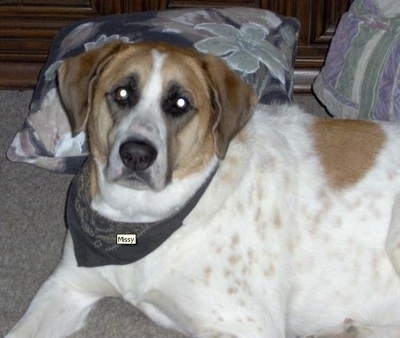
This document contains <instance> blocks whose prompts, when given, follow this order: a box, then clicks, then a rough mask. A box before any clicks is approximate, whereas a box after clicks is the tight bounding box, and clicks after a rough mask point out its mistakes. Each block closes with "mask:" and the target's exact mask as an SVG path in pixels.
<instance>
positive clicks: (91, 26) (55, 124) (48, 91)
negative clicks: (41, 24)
mask: <svg viewBox="0 0 400 338" xmlns="http://www.w3.org/2000/svg"><path fill="white" fill-rule="evenodd" d="M298 31H299V23H298V21H297V20H296V19H294V18H287V17H282V16H277V15H275V14H274V13H272V12H269V11H267V10H262V9H254V8H225V9H183V10H168V11H158V12H142V13H133V14H119V15H113V16H108V17H99V18H95V19H90V20H85V21H81V22H78V23H75V24H73V25H70V26H68V27H66V28H64V29H62V30H61V31H60V32H59V33H58V35H57V36H56V37H55V39H54V41H53V44H52V47H51V50H50V53H49V57H48V60H47V62H46V64H45V65H44V67H43V68H42V70H41V73H40V76H39V81H38V84H37V86H36V88H35V91H34V93H33V97H32V101H31V105H30V112H29V115H28V117H27V119H26V121H25V123H24V125H23V127H22V129H21V130H20V131H19V132H18V133H17V134H16V136H15V137H14V139H13V141H12V143H11V145H10V147H9V149H8V152H7V156H8V158H9V159H10V160H12V161H20V162H25V163H32V164H34V165H37V166H39V167H42V168H46V169H49V170H52V171H55V172H61V173H76V172H77V170H78V169H79V167H80V166H81V164H82V163H83V161H84V160H85V158H86V156H87V153H88V146H87V143H86V137H85V133H81V134H79V135H77V136H76V137H72V135H71V130H70V126H69V124H68V120H67V116H66V114H65V111H64V109H63V106H62V104H61V102H60V98H59V94H58V90H57V69H58V67H59V66H60V64H61V63H62V62H63V59H65V58H67V57H71V56H75V55H78V54H80V53H82V52H84V51H87V50H89V49H93V48H98V47H100V46H102V45H103V44H105V43H107V42H109V41H112V40H116V39H119V40H123V41H133V42H135V41H164V42H170V43H173V44H176V45H180V46H186V47H187V46H191V47H194V48H196V49H197V50H199V51H201V52H205V53H211V54H215V55H218V56H221V57H222V58H223V59H224V60H225V61H226V62H227V63H228V64H229V65H230V66H231V67H232V68H233V69H234V70H235V71H236V72H237V73H238V74H239V75H240V76H241V78H242V79H243V80H244V81H246V82H247V83H249V84H251V85H252V86H253V87H254V89H255V90H256V91H257V93H258V96H259V99H260V101H261V102H263V103H268V102H271V101H279V102H289V101H291V96H292V88H293V68H292V67H293V63H294V57H295V51H296V47H297V38H298Z"/></svg>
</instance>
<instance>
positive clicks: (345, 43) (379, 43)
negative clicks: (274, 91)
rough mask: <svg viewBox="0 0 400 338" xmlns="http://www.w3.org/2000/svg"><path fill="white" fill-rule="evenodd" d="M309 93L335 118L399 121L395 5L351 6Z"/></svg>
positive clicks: (360, 1)
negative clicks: (312, 91)
mask: <svg viewBox="0 0 400 338" xmlns="http://www.w3.org/2000/svg"><path fill="white" fill-rule="evenodd" d="M313 89H314V92H315V94H316V96H317V97H318V98H319V100H320V101H321V102H322V103H323V104H324V105H325V106H326V107H327V109H328V111H329V113H330V114H332V115H333V116H334V117H339V118H352V119H355V118H359V119H376V120H385V121H400V6H399V2H398V0H355V1H354V2H353V4H352V5H351V7H350V10H349V11H348V12H347V13H345V14H344V15H343V16H342V18H341V20H340V23H339V25H338V28H337V30H336V33H335V35H334V37H333V39H332V42H331V46H330V48H329V52H328V55H327V58H326V61H325V65H324V67H323V68H322V70H321V72H320V74H319V75H318V76H317V78H316V81H315V82H314V84H313Z"/></svg>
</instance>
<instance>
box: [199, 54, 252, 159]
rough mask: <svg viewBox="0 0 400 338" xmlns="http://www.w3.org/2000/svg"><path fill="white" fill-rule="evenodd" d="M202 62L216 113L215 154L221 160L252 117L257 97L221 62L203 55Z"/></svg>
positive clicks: (213, 57) (248, 86)
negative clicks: (231, 142)
mask: <svg viewBox="0 0 400 338" xmlns="http://www.w3.org/2000/svg"><path fill="white" fill-rule="evenodd" d="M203 61H204V63H203V67H204V69H205V71H206V73H207V76H208V79H209V86H210V91H211V100H212V107H213V110H214V113H215V122H214V126H213V129H212V132H213V138H214V148H215V153H216V154H217V156H218V158H219V159H224V158H225V155H226V152H227V151H228V147H229V143H230V141H231V140H232V139H233V138H234V137H235V136H236V135H237V133H238V132H239V131H240V130H241V129H242V128H243V127H244V126H245V124H246V123H247V122H248V121H249V119H250V118H251V116H252V115H253V111H254V108H255V106H256V104H257V96H256V94H255V92H254V90H253V88H252V87H251V86H250V85H248V84H246V83H245V82H243V81H242V80H241V79H240V78H239V76H238V75H236V73H235V72H234V71H232V70H231V69H230V68H229V67H228V66H227V65H226V64H225V62H224V61H222V60H221V59H220V58H218V57H215V56H212V55H205V56H204V59H203Z"/></svg>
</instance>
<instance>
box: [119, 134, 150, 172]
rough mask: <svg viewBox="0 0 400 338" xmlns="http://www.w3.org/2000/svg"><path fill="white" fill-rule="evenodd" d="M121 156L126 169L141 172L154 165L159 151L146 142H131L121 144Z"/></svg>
mask: <svg viewBox="0 0 400 338" xmlns="http://www.w3.org/2000/svg"><path fill="white" fill-rule="evenodd" d="M119 155H120V157H121V160H122V163H123V164H124V165H125V167H127V168H129V169H132V170H133V171H141V170H146V169H147V168H149V167H150V166H151V165H152V164H153V163H154V161H155V160H156V158H157V150H156V149H155V148H154V147H153V146H152V145H150V144H149V143H146V142H144V141H138V140H131V141H127V142H125V143H122V144H121V146H120V148H119Z"/></svg>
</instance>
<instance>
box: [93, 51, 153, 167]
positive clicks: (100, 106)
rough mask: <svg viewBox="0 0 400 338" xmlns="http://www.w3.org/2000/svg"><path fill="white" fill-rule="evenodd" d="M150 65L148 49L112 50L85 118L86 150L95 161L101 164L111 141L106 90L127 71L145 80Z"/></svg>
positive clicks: (124, 75)
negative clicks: (87, 145)
mask: <svg viewBox="0 0 400 338" xmlns="http://www.w3.org/2000/svg"><path fill="white" fill-rule="evenodd" d="M152 68H153V58H152V56H151V53H150V50H149V48H147V47H146V46H143V47H137V48H127V49H124V50H122V51H120V52H119V53H116V54H115V55H114V56H113V57H112V59H111V61H110V62H109V63H108V65H107V66H106V67H105V68H104V70H103V71H102V73H101V74H100V75H99V78H98V80H97V83H96V86H95V91H94V94H93V100H92V107H91V112H90V114H89V119H88V134H89V135H90V142H89V144H90V151H91V154H92V156H93V157H94V158H96V159H97V160H100V161H101V162H103V163H106V162H107V158H108V155H109V152H110V150H111V149H110V148H111V145H112V143H113V140H114V139H113V135H112V134H110V130H111V129H112V127H113V126H114V123H115V121H114V120H113V118H112V116H111V115H110V109H109V106H108V104H107V101H106V93H108V92H109V91H110V90H111V89H112V88H114V87H115V86H116V85H118V84H120V83H121V82H122V81H123V80H124V79H125V78H126V77H127V76H129V75H130V74H134V73H136V74H139V76H140V83H141V84H144V83H146V82H147V81H148V80H149V78H150V75H151V72H152Z"/></svg>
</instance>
